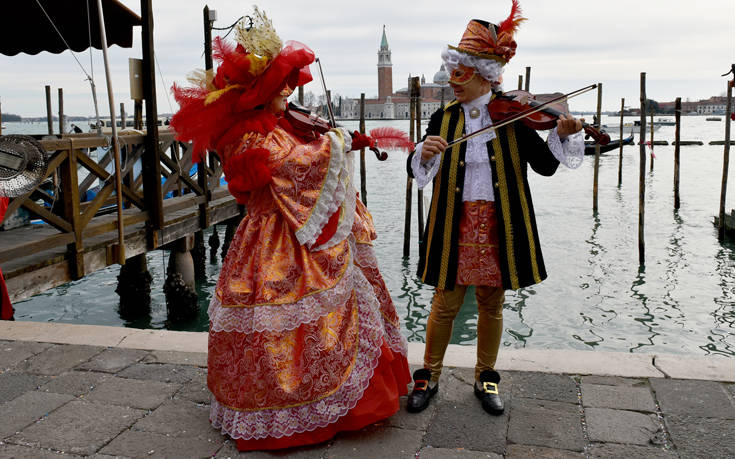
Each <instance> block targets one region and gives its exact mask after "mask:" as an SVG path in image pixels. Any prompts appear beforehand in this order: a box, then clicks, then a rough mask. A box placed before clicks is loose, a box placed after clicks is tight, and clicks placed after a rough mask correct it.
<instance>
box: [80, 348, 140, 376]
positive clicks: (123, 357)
mask: <svg viewBox="0 0 735 459" xmlns="http://www.w3.org/2000/svg"><path fill="white" fill-rule="evenodd" d="M146 355H148V351H143V350H140V349H122V348H107V349H105V350H104V351H102V352H100V353H99V354H97V355H96V356H94V357H93V358H92V359H91V360H89V361H88V362H84V363H83V364H81V365H79V366H78V367H77V369H78V370H90V371H102V372H105V373H117V372H118V371H120V370H122V369H124V368H127V367H129V366H130V365H132V364H134V363H137V362H138V361H140V360H141V359H143V358H144V357H145V356H146Z"/></svg>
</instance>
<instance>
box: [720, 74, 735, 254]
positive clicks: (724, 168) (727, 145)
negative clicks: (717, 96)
mask: <svg viewBox="0 0 735 459" xmlns="http://www.w3.org/2000/svg"><path fill="white" fill-rule="evenodd" d="M731 72H732V74H733V77H732V78H733V79H732V80H729V81H728V82H727V110H725V116H726V118H725V149H724V151H723V154H722V189H721V190H720V221H719V224H718V227H717V237H718V239H719V240H720V241H722V240H723V239H725V196H726V194H727V171H728V167H729V164H730V123H731V120H732V87H733V85H735V64H732V68H731Z"/></svg>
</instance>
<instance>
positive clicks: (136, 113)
mask: <svg viewBox="0 0 735 459" xmlns="http://www.w3.org/2000/svg"><path fill="white" fill-rule="evenodd" d="M133 128H135V129H137V130H139V131H142V130H143V101H142V100H135V101H133Z"/></svg>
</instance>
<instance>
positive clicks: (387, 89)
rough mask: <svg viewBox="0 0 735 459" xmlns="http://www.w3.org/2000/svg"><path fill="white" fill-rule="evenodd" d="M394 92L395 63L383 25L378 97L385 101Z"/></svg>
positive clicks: (379, 55) (379, 54)
mask: <svg viewBox="0 0 735 459" xmlns="http://www.w3.org/2000/svg"><path fill="white" fill-rule="evenodd" d="M392 94H393V64H392V63H391V61H390V48H389V47H388V38H386V36H385V25H383V38H382V39H381V40H380V49H379V50H378V99H380V100H381V101H384V100H385V99H386V98H387V97H390V96H391V95H392Z"/></svg>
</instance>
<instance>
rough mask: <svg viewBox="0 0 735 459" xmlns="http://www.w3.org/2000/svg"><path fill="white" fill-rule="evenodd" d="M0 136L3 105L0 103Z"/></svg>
mask: <svg viewBox="0 0 735 459" xmlns="http://www.w3.org/2000/svg"><path fill="white" fill-rule="evenodd" d="M0 135H3V104H2V103H1V102H0Z"/></svg>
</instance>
